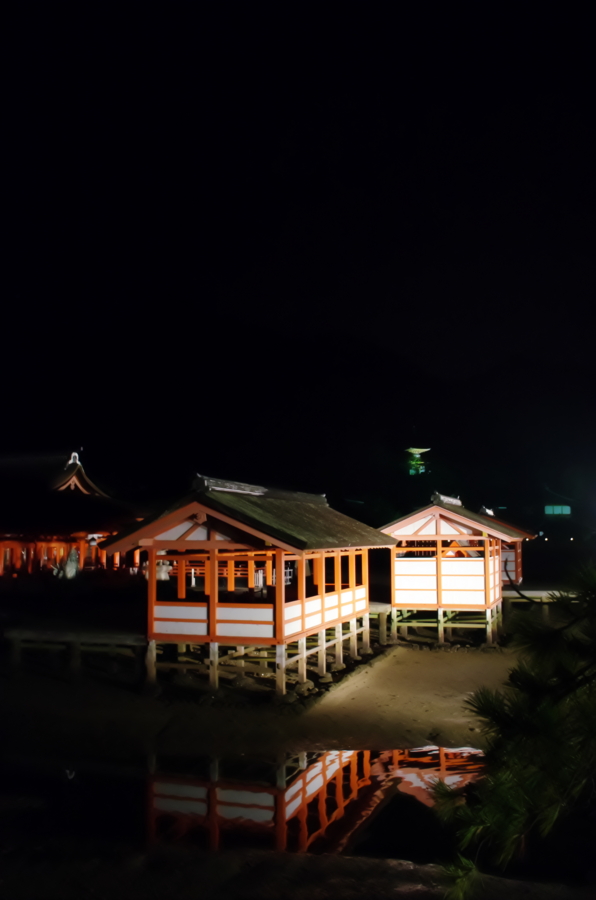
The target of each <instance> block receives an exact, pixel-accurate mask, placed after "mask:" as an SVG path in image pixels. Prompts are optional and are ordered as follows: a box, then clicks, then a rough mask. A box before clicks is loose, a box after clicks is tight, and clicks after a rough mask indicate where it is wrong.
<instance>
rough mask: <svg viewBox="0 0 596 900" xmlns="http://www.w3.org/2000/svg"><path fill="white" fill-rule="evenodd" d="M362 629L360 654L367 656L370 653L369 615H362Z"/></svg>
mask: <svg viewBox="0 0 596 900" xmlns="http://www.w3.org/2000/svg"><path fill="white" fill-rule="evenodd" d="M362 627H363V628H364V631H363V632H362V653H364V654H366V655H368V654H369V653H371V652H372V651H371V649H370V614H369V613H364V615H363V616H362Z"/></svg>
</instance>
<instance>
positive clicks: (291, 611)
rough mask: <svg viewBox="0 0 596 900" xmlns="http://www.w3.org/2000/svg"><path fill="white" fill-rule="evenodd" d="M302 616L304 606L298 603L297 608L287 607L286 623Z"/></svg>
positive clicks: (285, 612) (285, 610) (285, 611)
mask: <svg viewBox="0 0 596 900" xmlns="http://www.w3.org/2000/svg"><path fill="white" fill-rule="evenodd" d="M301 615H302V604H301V603H297V604H296V606H286V607H285V609H284V617H285V619H286V621H287V620H288V619H296V618H297V617H298V616H301Z"/></svg>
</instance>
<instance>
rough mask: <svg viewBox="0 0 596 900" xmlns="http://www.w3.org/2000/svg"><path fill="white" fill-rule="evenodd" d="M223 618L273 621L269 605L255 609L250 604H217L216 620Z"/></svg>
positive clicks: (271, 608) (271, 609)
mask: <svg viewBox="0 0 596 900" xmlns="http://www.w3.org/2000/svg"><path fill="white" fill-rule="evenodd" d="M223 619H241V620H242V621H245V620H247V621H249V622H273V607H272V606H269V607H267V608H266V609H259V608H256V609H255V608H254V607H252V606H234V607H229V606H226V607H223V606H218V608H217V620H218V622H219V621H221V620H223Z"/></svg>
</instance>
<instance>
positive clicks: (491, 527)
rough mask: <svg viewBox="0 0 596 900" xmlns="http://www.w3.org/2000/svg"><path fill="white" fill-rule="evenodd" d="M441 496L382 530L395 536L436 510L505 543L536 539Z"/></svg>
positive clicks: (531, 533) (512, 526)
mask: <svg viewBox="0 0 596 900" xmlns="http://www.w3.org/2000/svg"><path fill="white" fill-rule="evenodd" d="M439 496H440V495H437V494H434V495H433V502H432V503H430V504H429V505H428V506H423V507H421V508H420V509H416V510H414V511H413V512H411V513H408V515H405V516H401V517H400V518H399V519H396V520H395V521H394V522H390V523H389V524H388V525H383V527H382V528H381V529H380V530H381V531H382V532H383V533H384V534H393V533H394V532H395V531H397V530H398V526H399V525H403V524H405V523H406V522H408V520H410V519H412V520H415V519H421V518H423V517H424V513H434V512H435V511H436V510H438V511H443V512H447V513H449V515H450V517H452V518H453V519H454V520H455V521H456V522H461V523H462V524H466V523H467V524H468V525H471V526H475V527H476V528H477V529H479V530H481V531H485V532H486V533H487V534H489V535H490V536H491V537H498V538H500V539H501V540H503V541H511V540H516V541H520V540H522V539H523V538H533V537H535V535H534V533H533V532H531V531H524V530H523V529H521V528H517V527H516V526H514V525H509V524H508V523H506V522H503V521H501V520H500V519H497V518H495V517H494V516H490V515H484V514H483V513H477V512H472V510H470V509H466V507H465V506H463V505H461V503H459V502H455V503H448V502H446V501H445V500H442V499H441V500H440V499H438V497H439ZM448 499H451V498H448ZM404 537H406V535H404Z"/></svg>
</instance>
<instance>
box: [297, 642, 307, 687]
mask: <svg viewBox="0 0 596 900" xmlns="http://www.w3.org/2000/svg"><path fill="white" fill-rule="evenodd" d="M298 681H299V682H301V683H302V682H303V681H306V638H298Z"/></svg>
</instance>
